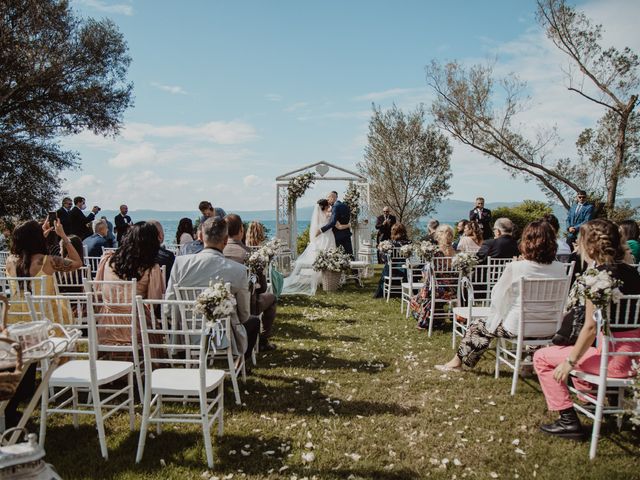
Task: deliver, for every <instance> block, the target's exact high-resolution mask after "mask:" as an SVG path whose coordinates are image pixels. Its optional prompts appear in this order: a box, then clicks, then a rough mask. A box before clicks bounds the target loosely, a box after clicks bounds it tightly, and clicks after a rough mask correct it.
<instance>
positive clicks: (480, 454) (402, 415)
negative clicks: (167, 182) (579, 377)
mask: <svg viewBox="0 0 640 480" xmlns="http://www.w3.org/2000/svg"><path fill="white" fill-rule="evenodd" d="M372 291H373V282H369V283H368V284H367V286H366V287H365V289H363V290H360V289H356V288H355V287H353V286H351V285H349V286H348V287H345V288H344V289H343V290H342V291H340V292H338V293H335V294H324V293H322V292H320V293H319V295H318V296H317V297H315V298H306V297H305V298H303V297H288V298H286V299H284V300H283V301H282V302H281V304H280V307H279V311H278V319H277V322H278V323H277V328H276V336H275V338H274V342H275V343H277V345H278V347H279V348H278V350H276V351H274V352H270V353H267V354H264V355H262V354H261V355H260V358H259V365H258V367H257V368H255V369H254V373H253V375H252V376H251V377H250V379H248V381H247V383H246V384H244V385H242V384H241V390H242V391H243V402H244V405H243V406H236V405H235V404H234V402H233V395H232V392H231V388H230V386H231V384H230V382H227V395H226V397H225V408H226V411H225V432H224V436H222V437H220V438H215V440H214V455H215V462H216V466H215V468H214V469H213V470H212V471H209V470H208V469H207V467H206V460H205V454H204V446H203V442H202V435H201V433H200V431H199V430H198V429H197V428H196V427H192V426H185V425H177V426H176V427H175V428H171V427H168V428H165V430H164V431H163V433H162V434H161V435H160V436H155V438H149V439H148V441H147V446H146V450H145V455H144V459H143V461H142V463H141V464H139V465H136V464H135V452H136V447H137V442H138V432H137V431H135V432H129V430H128V422H127V419H126V417H125V416H124V415H123V416H120V417H115V418H112V419H110V420H109V421H108V422H107V440H108V445H109V455H110V456H109V460H108V461H104V460H102V458H101V457H100V449H99V446H98V439H97V434H96V431H95V428H94V427H93V426H92V425H91V423H90V422H89V420H88V419H86V420H84V423H83V424H82V426H81V427H80V429H79V430H74V428H73V427H72V426H71V425H70V424H71V422H70V418H68V417H60V416H59V417H54V418H52V419H51V420H50V424H49V429H48V433H47V441H46V446H45V448H46V450H47V454H48V455H47V459H48V461H49V462H51V463H53V464H54V465H55V466H56V468H57V469H58V471H59V473H60V474H61V476H62V477H63V478H65V479H72V478H122V479H125V478H126V479H129V478H154V479H183V478H196V479H198V478H218V479H230V478H234V479H238V478H251V479H258V478H261V479H262V478H287V479H297V480H301V479H302V478H307V479H309V480H310V479H312V478H315V479H333V478H344V479H346V478H356V479H359V478H366V479H383V480H387V479H414V478H427V477H428V478H447V479H453V478H457V479H460V478H476V479H485V478H523V479H528V478H553V479H567V480H569V479H578V478H590V479H594V478H607V479H614V478H624V479H632V478H638V477H639V476H640V473H639V472H640V466H639V462H638V453H639V445H640V435H638V433H637V432H633V431H631V430H630V428H629V427H628V426H626V427H625V428H623V431H622V432H617V430H616V429H615V426H614V424H613V423H610V424H608V425H605V426H604V427H603V432H604V438H603V439H602V440H601V442H600V446H599V449H598V457H597V458H596V460H595V461H594V462H589V460H588V443H587V442H585V443H574V442H569V441H563V440H558V439H553V438H550V437H547V436H544V435H543V434H541V433H538V425H539V424H540V423H541V422H543V421H545V420H548V419H550V418H553V416H552V415H549V414H548V413H547V412H546V409H545V404H544V399H543V396H542V394H541V392H540V389H539V386H538V384H537V382H536V381H535V380H533V381H531V380H527V381H526V382H525V381H524V380H521V381H520V383H519V385H518V394H517V395H516V396H515V397H511V396H510V395H509V386H510V377H509V375H507V374H506V373H505V374H503V376H502V378H501V379H500V380H494V378H493V357H492V356H491V355H488V356H487V358H486V359H485V360H484V361H483V362H482V363H481V364H480V365H479V367H478V369H477V371H475V372H467V373H463V374H451V375H443V374H442V373H441V372H438V371H436V370H435V369H433V368H432V367H433V365H434V364H435V363H439V362H442V361H444V360H446V359H448V358H449V357H450V355H451V354H452V350H451V333H450V325H448V326H446V328H443V329H438V330H436V331H435V332H434V336H433V337H432V338H428V337H427V335H426V333H425V332H420V331H418V330H416V329H415V327H414V322H413V321H411V320H405V319H404V317H403V316H401V315H400V308H399V301H398V300H392V301H391V302H389V303H388V304H387V303H385V302H384V301H382V300H374V299H372V298H371V293H372ZM138 411H139V410H138ZM137 427H139V421H138V423H137ZM34 431H35V430H34ZM310 453H313V455H309V454H310ZM303 456H304V458H306V459H307V460H310V461H307V462H305V461H304V460H303ZM312 458H313V459H312Z"/></svg>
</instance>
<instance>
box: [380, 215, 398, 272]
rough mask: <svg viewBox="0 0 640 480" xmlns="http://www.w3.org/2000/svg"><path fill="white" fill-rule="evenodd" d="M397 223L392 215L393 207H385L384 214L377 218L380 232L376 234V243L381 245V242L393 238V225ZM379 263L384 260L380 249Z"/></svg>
mask: <svg viewBox="0 0 640 480" xmlns="http://www.w3.org/2000/svg"><path fill="white" fill-rule="evenodd" d="M395 224H396V217H395V216H393V215H391V209H390V208H389V207H384V208H383V209H382V215H380V216H379V217H378V218H376V230H377V231H378V233H377V234H376V243H377V244H378V245H379V244H380V242H383V241H385V240H389V239H391V227H393V226H394V225H395ZM378 263H383V262H382V256H381V255H380V252H379V251H378Z"/></svg>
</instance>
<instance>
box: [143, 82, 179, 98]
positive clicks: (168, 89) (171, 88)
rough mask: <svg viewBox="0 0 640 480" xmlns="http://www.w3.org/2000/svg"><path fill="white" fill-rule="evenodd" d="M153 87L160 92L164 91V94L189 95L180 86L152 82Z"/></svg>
mask: <svg viewBox="0 0 640 480" xmlns="http://www.w3.org/2000/svg"><path fill="white" fill-rule="evenodd" d="M151 86H152V87H155V88H157V89H158V90H162V91H163V92H169V93H170V94H172V95H186V94H187V92H186V90H185V89H184V88H182V87H181V86H179V85H163V84H162V83H158V82H151Z"/></svg>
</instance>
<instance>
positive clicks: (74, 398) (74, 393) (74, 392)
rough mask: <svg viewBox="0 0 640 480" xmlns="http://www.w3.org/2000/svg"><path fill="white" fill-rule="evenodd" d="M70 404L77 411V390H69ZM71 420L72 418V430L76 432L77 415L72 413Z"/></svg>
mask: <svg viewBox="0 0 640 480" xmlns="http://www.w3.org/2000/svg"><path fill="white" fill-rule="evenodd" d="M71 403H72V406H73V409H74V410H78V389H77V388H72V389H71ZM71 418H73V428H75V429H76V430H77V429H78V414H77V413H74V414H72V415H71Z"/></svg>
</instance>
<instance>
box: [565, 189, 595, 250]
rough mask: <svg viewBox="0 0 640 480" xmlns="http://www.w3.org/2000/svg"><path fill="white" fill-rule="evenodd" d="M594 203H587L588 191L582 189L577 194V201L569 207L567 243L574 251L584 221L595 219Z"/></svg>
mask: <svg viewBox="0 0 640 480" xmlns="http://www.w3.org/2000/svg"><path fill="white" fill-rule="evenodd" d="M594 213H595V212H594V208H593V205H591V204H590V203H587V192H585V191H584V190H580V191H579V192H578V195H577V196H576V203H574V204H573V205H571V208H569V214H568V215H567V243H568V244H569V248H571V251H573V244H574V243H575V242H576V240H578V232H579V231H580V226H581V225H582V224H583V223H586V222H588V221H589V220H592V219H593V215H594Z"/></svg>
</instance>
